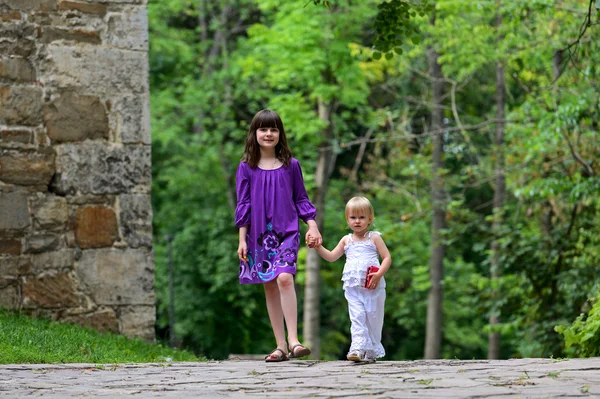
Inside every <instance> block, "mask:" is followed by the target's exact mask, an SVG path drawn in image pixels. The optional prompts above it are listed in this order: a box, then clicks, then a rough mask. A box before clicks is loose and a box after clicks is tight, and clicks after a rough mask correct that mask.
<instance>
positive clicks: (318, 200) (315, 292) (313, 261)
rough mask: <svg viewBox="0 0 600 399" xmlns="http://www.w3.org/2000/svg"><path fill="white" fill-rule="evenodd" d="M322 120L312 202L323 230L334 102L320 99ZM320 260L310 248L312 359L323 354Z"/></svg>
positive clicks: (306, 332) (307, 320) (307, 294)
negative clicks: (321, 140)
mask: <svg viewBox="0 0 600 399" xmlns="http://www.w3.org/2000/svg"><path fill="white" fill-rule="evenodd" d="M319 119H321V120H324V121H326V122H327V127H326V128H325V131H324V134H323V138H324V139H323V142H322V144H321V148H320V151H319V160H318V164H317V171H316V173H315V174H316V176H315V182H316V188H315V191H314V195H313V202H314V205H315V207H316V208H317V217H316V220H315V222H316V223H317V225H318V226H319V230H320V231H321V234H322V233H323V221H324V220H325V197H326V194H327V188H328V186H329V178H330V177H331V174H332V173H333V169H334V167H335V160H336V157H337V156H336V154H335V153H334V152H333V151H332V149H331V139H332V138H333V126H332V122H331V104H326V103H324V102H323V101H321V100H319ZM320 262H321V258H320V257H319V254H318V253H317V251H315V250H314V249H309V250H308V255H307V257H306V285H305V287H304V323H303V338H304V342H305V344H306V345H307V346H308V347H310V348H311V350H312V354H311V358H314V359H318V358H319V357H320V354H321V349H320V346H321V345H320V344H321V343H320V336H319V320H320V318H319V305H320V304H319V302H320V297H319V296H320V291H319V284H320Z"/></svg>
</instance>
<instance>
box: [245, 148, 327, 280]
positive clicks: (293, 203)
mask: <svg viewBox="0 0 600 399" xmlns="http://www.w3.org/2000/svg"><path fill="white" fill-rule="evenodd" d="M236 190H237V201H238V202H237V208H236V210H235V224H236V225H237V226H238V227H242V226H248V234H247V235H246V243H247V245H248V262H244V261H240V283H241V284H259V283H264V282H267V281H271V280H273V279H274V278H276V277H277V276H278V275H279V274H281V273H291V274H293V275H296V261H297V260H298V247H299V244H300V223H299V222H298V218H300V219H302V220H303V221H304V222H307V221H309V220H314V218H315V214H316V210H315V207H314V206H313V204H312V203H311V202H310V200H309V199H308V195H307V194H306V188H305V187H304V179H303V178H302V169H301V168H300V163H299V162H298V160H296V159H294V158H292V160H291V162H290V165H289V166H288V167H285V166H281V167H280V168H278V169H273V170H264V169H260V168H258V167H257V168H254V169H253V168H251V167H250V166H249V165H248V164H247V163H245V162H240V164H239V166H238V169H237V173H236Z"/></svg>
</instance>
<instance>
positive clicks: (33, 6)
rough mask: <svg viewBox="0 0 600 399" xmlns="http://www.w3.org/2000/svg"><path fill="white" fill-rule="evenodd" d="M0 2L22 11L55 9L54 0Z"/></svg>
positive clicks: (4, 0)
mask: <svg viewBox="0 0 600 399" xmlns="http://www.w3.org/2000/svg"><path fill="white" fill-rule="evenodd" d="M0 4H5V5H7V6H8V7H10V8H12V9H13V10H24V11H53V10H56V0H3V1H1V2H0Z"/></svg>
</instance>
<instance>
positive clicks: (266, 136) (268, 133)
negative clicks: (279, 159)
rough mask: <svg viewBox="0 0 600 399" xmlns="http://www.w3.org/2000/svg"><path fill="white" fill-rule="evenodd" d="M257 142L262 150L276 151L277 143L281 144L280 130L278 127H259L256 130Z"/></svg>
mask: <svg viewBox="0 0 600 399" xmlns="http://www.w3.org/2000/svg"><path fill="white" fill-rule="evenodd" d="M256 141H257V142H258V145H259V146H260V148H263V149H267V148H272V149H273V150H274V149H275V146H277V143H279V129H277V128H276V127H259V128H258V129H257V130H256Z"/></svg>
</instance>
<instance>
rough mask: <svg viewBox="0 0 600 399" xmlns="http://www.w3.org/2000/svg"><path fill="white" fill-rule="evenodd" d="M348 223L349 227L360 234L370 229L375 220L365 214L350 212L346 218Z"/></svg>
mask: <svg viewBox="0 0 600 399" xmlns="http://www.w3.org/2000/svg"><path fill="white" fill-rule="evenodd" d="M346 221H347V222H348V226H350V228H351V229H352V231H354V232H355V233H358V232H361V231H364V230H365V229H366V228H368V227H369V225H370V224H371V222H372V221H373V219H372V218H371V217H370V216H368V215H366V214H364V213H358V212H350V213H349V214H348V217H347V218H346Z"/></svg>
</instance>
